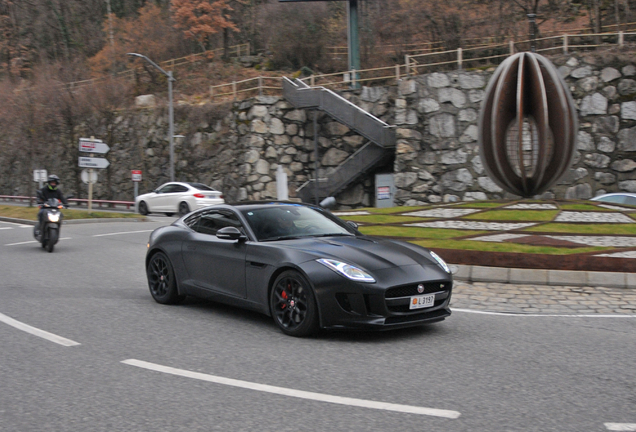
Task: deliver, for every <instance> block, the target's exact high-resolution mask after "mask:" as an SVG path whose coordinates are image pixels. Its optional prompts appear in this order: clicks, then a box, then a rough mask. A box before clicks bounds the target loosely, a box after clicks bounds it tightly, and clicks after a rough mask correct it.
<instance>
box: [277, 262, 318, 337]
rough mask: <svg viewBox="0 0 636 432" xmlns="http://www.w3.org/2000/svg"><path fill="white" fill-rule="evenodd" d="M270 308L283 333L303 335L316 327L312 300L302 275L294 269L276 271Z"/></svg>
mask: <svg viewBox="0 0 636 432" xmlns="http://www.w3.org/2000/svg"><path fill="white" fill-rule="evenodd" d="M269 305H270V310H271V312H272V316H273V317H274V321H275V322H276V324H277V325H278V327H279V328H280V329H281V330H282V331H283V333H285V334H287V335H290V336H296V337H303V336H309V335H311V334H313V333H315V332H316V331H317V330H318V309H317V307H316V300H315V299H314V294H313V292H312V289H311V287H310V285H309V282H308V281H307V279H305V277H304V276H303V275H301V274H300V273H298V272H297V271H294V270H288V271H285V272H283V273H281V274H280V276H278V278H276V281H275V282H274V286H273V288H272V292H271V294H270V300H269Z"/></svg>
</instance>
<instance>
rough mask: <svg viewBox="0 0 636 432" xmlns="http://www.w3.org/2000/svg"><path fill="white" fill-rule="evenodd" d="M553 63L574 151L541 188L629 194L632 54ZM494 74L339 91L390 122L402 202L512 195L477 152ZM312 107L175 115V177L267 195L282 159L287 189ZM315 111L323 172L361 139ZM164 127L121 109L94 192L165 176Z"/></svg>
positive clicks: (367, 189) (162, 118)
mask: <svg viewBox="0 0 636 432" xmlns="http://www.w3.org/2000/svg"><path fill="white" fill-rule="evenodd" d="M552 60H553V61H554V62H555V64H556V65H557V66H558V67H559V70H560V72H561V73H562V75H563V76H564V77H565V79H566V82H567V83H568V85H569V86H570V88H571V91H572V94H573V97H574V99H575V102H576V106H577V109H578V112H579V133H578V151H577V155H576V157H575V160H574V164H573V166H572V167H571V169H570V170H569V172H568V173H567V175H566V176H565V177H564V178H563V179H561V180H560V181H559V183H558V184H557V185H555V186H553V187H552V188H551V189H550V190H549V191H548V192H546V193H544V194H543V197H546V198H549V197H555V198H591V197H593V196H595V195H598V194H600V193H604V192H606V191H607V192H610V191H619V190H623V191H630V192H636V160H635V159H636V101H635V96H636V67H635V66H634V61H633V59H632V57H631V56H627V55H620V54H610V53H605V54H589V55H585V56H582V57H581V56H575V55H572V56H560V57H557V58H553V59H552ZM492 72H493V69H490V70H487V71H455V72H445V73H441V72H437V73H431V74H427V75H420V76H417V77H412V78H409V79H404V80H402V81H401V82H400V84H399V85H397V86H395V85H394V86H387V87H364V88H363V89H362V90H358V91H349V92H345V93H344V96H345V97H346V98H347V99H349V100H350V101H351V102H353V103H355V104H357V105H359V106H361V107H362V108H364V109H366V110H367V111H369V112H371V113H372V114H374V115H375V116H377V117H379V118H381V119H382V120H384V121H385V122H387V123H389V124H391V125H395V127H396V129H397V138H398V140H397V147H396V151H395V160H394V163H393V166H387V167H383V168H381V169H380V172H394V174H395V184H396V186H397V188H398V191H397V195H396V196H395V200H396V204H397V205H415V204H423V203H436V202H442V201H443V202H452V201H459V200H477V199H499V198H507V197H508V195H507V194H506V193H504V192H502V190H501V189H500V188H499V187H498V186H497V185H496V184H495V183H494V182H493V181H492V180H490V179H489V178H488V177H487V175H486V173H485V171H484V168H483V167H482V164H481V160H480V158H479V154H478V151H479V149H478V144H477V118H478V115H479V108H480V103H481V101H482V99H483V97H484V90H485V88H486V85H487V82H488V79H489V78H490V76H491V74H492ZM193 109H194V108H193ZM313 115H314V113H313V112H310V111H305V110H297V109H294V108H293V107H292V106H291V105H290V104H289V103H288V102H286V101H285V100H283V99H281V98H278V97H272V96H263V97H256V98H253V99H249V100H245V101H241V102H237V103H235V104H234V105H233V106H232V108H231V110H230V111H228V112H227V114H226V115H224V116H223V117H222V118H221V119H218V118H217V119H214V120H211V121H205V120H204V121H198V122H194V121H191V120H185V121H182V122H177V125H176V127H175V130H176V131H178V132H179V133H182V134H184V135H185V136H186V138H185V139H183V140H179V139H177V140H176V141H175V161H176V170H175V171H176V179H177V180H184V181H200V182H203V183H207V184H210V185H212V186H213V187H215V188H217V189H219V190H222V191H223V192H224V193H225V195H226V197H227V199H228V200H259V199H268V198H275V196H276V183H275V179H276V170H277V168H278V165H282V167H283V169H284V170H285V171H286V173H287V175H288V179H289V185H290V191H289V196H290V197H291V198H293V197H295V195H296V189H297V188H298V187H299V186H300V185H302V184H303V183H304V182H306V181H307V180H309V179H310V178H313V176H314V152H313V147H314V131H313ZM317 115H318V139H317V141H318V147H319V152H318V153H319V154H318V161H319V176H320V177H325V176H328V175H329V174H330V173H331V172H332V171H333V169H335V167H336V166H337V165H338V164H340V163H341V162H342V161H344V160H345V159H346V158H347V157H348V156H350V155H351V154H352V153H354V152H355V151H356V150H357V149H359V148H360V147H361V146H362V145H363V144H364V143H365V140H364V139H363V138H362V137H361V136H359V135H357V134H356V133H354V132H353V131H351V130H349V128H347V127H346V126H344V125H342V124H340V123H338V122H336V121H333V120H332V119H330V118H329V117H328V116H326V115H324V114H323V113H320V112H318V113H317ZM167 126H168V125H167V121H166V112H165V110H162V109H155V110H152V109H144V110H132V111H130V112H126V113H122V114H121V115H120V116H119V117H118V118H117V119H116V120H115V122H114V124H113V125H111V126H110V127H109V130H108V136H109V138H108V139H107V142H108V144H109V145H110V147H111V152H110V153H109V154H108V155H107V157H108V159H109V160H110V162H111V165H110V167H109V168H108V169H107V170H105V172H101V173H100V181H99V183H98V184H97V185H96V187H95V198H102V199H117V200H132V195H133V193H132V189H133V186H132V182H131V181H130V171H131V170H133V169H142V170H143V171H144V182H143V183H142V186H141V188H140V193H143V192H146V191H148V190H150V189H153V188H155V187H156V186H158V185H160V184H161V183H163V182H165V181H167V180H168V172H169V166H168V161H169V156H168V145H167V140H166V136H167ZM104 134H106V131H104ZM95 136H96V137H97V138H102V139H104V138H105V137H104V136H98V134H95ZM74 175H76V171H75V173H72V172H66V173H65V172H63V173H62V178H63V181H64V182H65V184H66V185H69V184H71V185H72V184H73V182H69V179H68V177H72V176H74ZM65 176H66V178H65ZM373 180H374V179H373V173H369V174H368V176H367V177H366V178H364V179H362V180H360V181H358V182H356V183H354V184H352V185H350V186H349V187H348V189H347V190H346V191H344V192H343V193H341V194H339V195H338V196H337V201H338V206H339V208H353V207H359V206H373V205H374V204H375V203H374V202H373V199H374V198H373V197H374V194H373V186H374V185H373ZM81 188H83V189H82V190H81V191H73V190H72V187H70V188H69V187H68V186H67V187H66V190H67V191H69V192H73V193H75V194H76V196H82V195H83V196H85V195H86V192H85V190H86V187H85V185H82V186H81ZM9 193H11V192H9Z"/></svg>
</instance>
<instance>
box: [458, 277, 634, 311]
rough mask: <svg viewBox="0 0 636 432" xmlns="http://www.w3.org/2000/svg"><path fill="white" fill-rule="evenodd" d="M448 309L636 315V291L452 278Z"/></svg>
mask: <svg viewBox="0 0 636 432" xmlns="http://www.w3.org/2000/svg"><path fill="white" fill-rule="evenodd" d="M451 308H458V309H472V310H480V311H490V312H508V313H524V314H530V313H532V314H535V313H538V314H621V315H629V314H631V315H633V316H634V317H636V290H634V289H629V288H606V287H591V286H566V285H552V286H550V285H521V284H511V283H499V282H470V283H469V282H465V281H462V280H460V279H455V286H454V288H453V296H452V299H451Z"/></svg>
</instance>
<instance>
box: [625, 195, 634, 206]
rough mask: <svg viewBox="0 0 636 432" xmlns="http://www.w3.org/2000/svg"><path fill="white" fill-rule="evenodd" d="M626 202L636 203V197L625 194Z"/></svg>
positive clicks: (629, 203)
mask: <svg viewBox="0 0 636 432" xmlns="http://www.w3.org/2000/svg"><path fill="white" fill-rule="evenodd" d="M625 204H628V205H636V197H633V196H629V195H627V196H625Z"/></svg>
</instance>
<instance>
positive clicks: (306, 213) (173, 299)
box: [146, 202, 452, 336]
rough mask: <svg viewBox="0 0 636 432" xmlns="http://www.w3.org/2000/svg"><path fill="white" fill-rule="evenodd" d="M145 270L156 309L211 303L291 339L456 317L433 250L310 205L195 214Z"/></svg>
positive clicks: (151, 248)
mask: <svg viewBox="0 0 636 432" xmlns="http://www.w3.org/2000/svg"><path fill="white" fill-rule="evenodd" d="M146 269H147V276H148V285H149V287H150V293H151V294H152V297H153V298H154V299H155V300H156V301H157V302H159V303H163V304H172V303H178V302H180V301H182V300H183V299H184V298H185V297H186V296H187V295H192V296H196V297H205V298H209V299H212V300H216V301H220V302H223V303H228V304H232V305H237V306H241V307H244V308H248V309H252V310H256V311H259V312H262V313H264V314H267V315H269V316H273V318H274V321H275V322H276V324H278V326H279V327H280V329H281V330H282V331H283V332H284V333H286V334H289V335H292V336H305V335H309V334H311V333H314V332H315V331H317V330H318V329H319V328H325V329H340V328H358V329H392V328H401V327H409V326H414V325H420V324H425V323H431V322H435V321H441V320H443V319H444V318H446V317H447V316H449V315H450V314H451V311H450V308H449V303H450V298H451V289H452V276H451V274H450V271H449V269H448V266H447V265H446V263H445V262H444V261H443V260H442V259H441V258H440V257H439V256H437V255H436V254H435V253H434V252H432V251H429V250H428V249H425V248H422V247H419V246H416V245H413V244H410V243H406V242H401V241H395V240H387V239H382V238H375V237H368V236H365V235H362V234H361V233H360V232H359V231H358V230H357V226H356V224H355V223H352V222H343V221H342V220H340V219H338V218H337V217H335V216H334V215H332V214H331V213H329V212H328V211H327V210H324V209H323V208H321V207H317V206H312V205H306V204H297V203H290V202H259V203H241V204H234V205H228V204H220V205H215V206H212V207H207V208H204V209H201V210H198V211H195V212H192V213H190V214H188V215H186V216H184V217H182V218H181V219H179V220H177V221H175V222H174V223H173V224H172V225H169V226H164V227H161V228H158V229H156V230H155V231H154V232H153V233H152V234H151V235H150V241H149V243H148V252H147V255H146Z"/></svg>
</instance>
